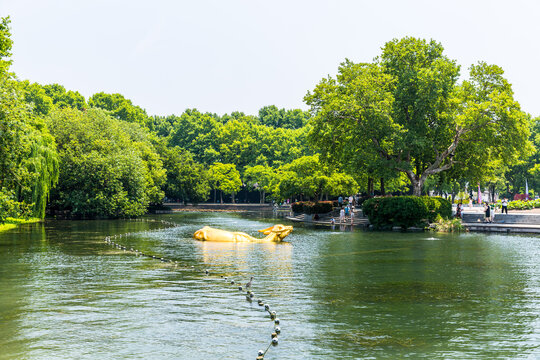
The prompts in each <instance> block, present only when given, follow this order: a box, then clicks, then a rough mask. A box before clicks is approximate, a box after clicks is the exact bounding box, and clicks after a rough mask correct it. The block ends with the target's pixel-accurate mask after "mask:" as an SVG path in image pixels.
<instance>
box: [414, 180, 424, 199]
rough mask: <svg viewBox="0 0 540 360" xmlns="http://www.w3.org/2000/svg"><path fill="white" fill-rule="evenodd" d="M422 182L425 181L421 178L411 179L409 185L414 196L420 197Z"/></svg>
mask: <svg viewBox="0 0 540 360" xmlns="http://www.w3.org/2000/svg"><path fill="white" fill-rule="evenodd" d="M424 181H425V179H423V178H420V179H415V178H412V179H411V184H412V187H413V195H414V196H422V188H423V187H424Z"/></svg>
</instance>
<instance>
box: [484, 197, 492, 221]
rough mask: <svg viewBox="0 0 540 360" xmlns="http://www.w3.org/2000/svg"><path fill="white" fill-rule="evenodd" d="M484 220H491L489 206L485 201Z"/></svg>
mask: <svg viewBox="0 0 540 360" xmlns="http://www.w3.org/2000/svg"><path fill="white" fill-rule="evenodd" d="M484 214H485V216H484V219H485V220H484V222H488V223H490V222H491V208H490V207H489V204H488V203H487V202H486V203H485V204H484Z"/></svg>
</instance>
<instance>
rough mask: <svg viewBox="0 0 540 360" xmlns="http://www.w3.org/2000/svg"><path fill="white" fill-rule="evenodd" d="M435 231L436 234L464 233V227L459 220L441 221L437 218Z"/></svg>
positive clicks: (440, 218)
mask: <svg viewBox="0 0 540 360" xmlns="http://www.w3.org/2000/svg"><path fill="white" fill-rule="evenodd" d="M434 229H435V231H438V232H458V231H464V230H465V227H464V226H463V224H462V223H461V219H446V220H445V219H443V218H442V217H439V218H437V219H436V221H435V224H434Z"/></svg>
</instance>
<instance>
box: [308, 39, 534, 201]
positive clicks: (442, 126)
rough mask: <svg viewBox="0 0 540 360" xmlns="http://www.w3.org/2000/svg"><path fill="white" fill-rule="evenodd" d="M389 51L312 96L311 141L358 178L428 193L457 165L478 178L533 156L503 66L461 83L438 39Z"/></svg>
mask: <svg viewBox="0 0 540 360" xmlns="http://www.w3.org/2000/svg"><path fill="white" fill-rule="evenodd" d="M382 50H383V51H382V54H381V56H380V57H379V58H377V59H375V61H374V62H373V63H369V64H355V63H353V62H351V61H349V60H346V61H345V62H344V63H342V64H341V66H340V67H339V71H338V75H337V76H336V78H335V79H334V78H331V77H329V78H326V79H323V80H322V81H321V82H320V83H319V84H318V85H317V86H316V88H315V89H314V91H313V92H312V93H308V94H307V95H306V97H305V101H306V102H307V104H308V105H310V106H311V111H312V112H313V115H314V118H313V120H312V124H313V130H312V133H311V136H310V139H311V142H312V143H313V144H314V145H315V147H316V148H318V149H319V150H320V151H321V152H322V153H323V154H324V155H326V156H327V157H334V158H336V159H339V160H340V161H342V162H343V163H347V164H349V165H350V166H351V167H352V168H353V170H354V171H355V172H361V171H368V170H369V169H376V170H377V171H382V172H383V173H386V174H388V173H392V172H394V173H395V174H398V173H403V174H405V175H406V176H407V178H408V179H409V181H410V183H411V186H412V189H413V193H414V194H415V195H420V194H421V192H422V188H423V184H424V183H425V181H426V179H427V178H429V177H430V176H432V175H434V174H439V173H442V172H444V171H448V170H450V169H452V168H453V167H455V165H460V166H465V167H470V168H471V171H475V172H476V173H475V174H476V175H478V170H479V169H481V166H482V164H483V163H485V162H486V161H496V160H503V162H511V161H513V160H514V159H515V158H516V157H517V156H519V155H521V154H523V153H525V152H527V151H528V149H529V147H530V145H529V142H528V140H527V138H528V135H529V123H528V118H527V115H526V114H525V113H524V112H522V111H521V109H520V106H519V104H518V102H517V101H515V100H514V98H513V91H512V88H511V85H510V84H509V82H508V81H507V80H506V79H505V78H504V77H503V71H502V69H501V68H499V67H498V66H495V65H487V64H485V63H479V64H478V65H474V66H471V68H470V74H469V79H468V80H465V81H463V82H461V83H458V78H459V75H460V73H459V66H458V65H457V64H456V62H455V61H454V60H451V59H449V58H448V57H446V56H445V55H443V47H442V46H441V44H439V43H437V42H435V41H430V42H427V41H425V40H421V39H415V38H410V37H407V38H404V39H401V40H393V41H390V42H388V43H387V44H386V45H385V46H384V47H383V49H382ZM473 162H475V163H476V164H477V165H471V164H472V163H473ZM462 175H467V174H463V173H462Z"/></svg>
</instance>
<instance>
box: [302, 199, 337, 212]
mask: <svg viewBox="0 0 540 360" xmlns="http://www.w3.org/2000/svg"><path fill="white" fill-rule="evenodd" d="M332 209H333V203H332V201H316V202H313V201H298V202H295V203H293V204H292V211H293V212H295V213H304V214H325V213H329V212H330V211H332Z"/></svg>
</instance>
